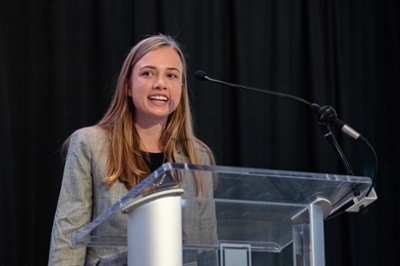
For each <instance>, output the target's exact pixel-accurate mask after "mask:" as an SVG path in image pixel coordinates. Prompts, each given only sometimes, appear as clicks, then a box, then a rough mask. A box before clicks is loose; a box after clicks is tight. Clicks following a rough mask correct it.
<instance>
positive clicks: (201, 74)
mask: <svg viewBox="0 0 400 266" xmlns="http://www.w3.org/2000/svg"><path fill="white" fill-rule="evenodd" d="M194 75H195V77H196V78H197V79H199V80H208V81H211V82H214V83H219V84H223V85H227V86H230V87H236V88H241V89H245V90H250V91H257V92H262V93H267V94H271V95H275V96H279V97H283V98H291V99H294V100H297V101H300V102H302V103H304V104H306V105H308V106H310V107H311V108H312V103H310V102H308V101H306V100H304V99H302V98H299V97H296V96H294V95H290V94H286V93H279V92H274V91H266V90H261V89H256V88H251V87H247V86H242V85H238V84H233V83H228V82H225V81H222V80H218V79H213V78H210V77H209V76H207V74H206V72H204V71H202V70H197V71H196V72H195V73H194Z"/></svg>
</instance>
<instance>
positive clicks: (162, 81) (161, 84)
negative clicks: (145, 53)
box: [153, 75, 167, 90]
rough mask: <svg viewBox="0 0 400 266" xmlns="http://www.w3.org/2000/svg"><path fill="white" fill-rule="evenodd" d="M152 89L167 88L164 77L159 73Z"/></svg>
mask: <svg viewBox="0 0 400 266" xmlns="http://www.w3.org/2000/svg"><path fill="white" fill-rule="evenodd" d="M153 88H154V89H158V90H165V89H167V87H166V82H165V77H164V76H162V75H160V76H157V78H156V80H155V81H154V86H153Z"/></svg>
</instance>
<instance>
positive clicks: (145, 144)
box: [135, 123, 165, 153]
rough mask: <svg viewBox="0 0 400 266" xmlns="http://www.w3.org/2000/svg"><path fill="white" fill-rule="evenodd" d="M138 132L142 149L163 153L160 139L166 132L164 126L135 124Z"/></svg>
mask: <svg viewBox="0 0 400 266" xmlns="http://www.w3.org/2000/svg"><path fill="white" fill-rule="evenodd" d="M135 127H136V131H137V133H138V135H139V137H140V149H141V150H142V151H146V152H152V153H159V152H162V151H163V150H162V147H160V138H161V134H162V132H163V130H164V127H165V126H164V125H162V124H154V125H143V124H137V123H135Z"/></svg>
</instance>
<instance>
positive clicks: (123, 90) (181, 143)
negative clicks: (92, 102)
mask: <svg viewBox="0 0 400 266" xmlns="http://www.w3.org/2000/svg"><path fill="white" fill-rule="evenodd" d="M162 47H171V48H173V49H174V50H175V51H176V52H177V54H178V55H179V57H180V59H181V61H182V65H183V73H182V82H183V88H182V95H181V100H180V102H179V104H178V106H177V108H176V110H175V111H174V112H172V113H171V114H170V115H169V117H168V119H167V124H166V127H165V130H164V132H163V133H162V135H161V138H160V142H159V145H160V147H161V148H162V149H163V151H164V156H165V159H166V160H167V161H169V162H174V161H175V160H176V158H177V153H178V152H179V153H180V154H181V155H183V156H184V157H185V158H186V159H187V163H192V164H199V163H200V158H199V156H198V154H197V153H196V150H195V143H197V144H199V145H200V146H201V147H202V148H203V149H204V150H205V151H206V152H207V153H208V155H209V157H210V160H211V164H214V163H215V162H214V157H213V155H212V152H211V151H210V149H209V148H208V147H207V146H206V145H205V144H204V143H202V142H201V141H200V140H198V139H197V138H196V137H195V136H194V134H193V128H192V116H191V112H190V105H189V97H188V87H187V73H186V60H185V57H184V55H183V53H182V50H181V48H180V46H179V44H178V43H177V42H176V41H175V40H174V39H173V38H172V37H169V36H166V35H162V34H160V35H154V36H151V37H148V38H146V39H144V40H142V41H140V42H139V43H138V44H137V45H136V46H134V47H133V48H132V49H131V51H130V52H129V54H128V56H127V57H126V59H125V62H124V64H123V66H122V69H121V72H120V75H119V78H118V82H117V86H116V90H115V93H114V97H113V100H112V102H111V104H110V107H109V109H108V111H107V112H106V114H105V115H104V117H103V118H102V119H101V120H100V121H99V122H98V124H97V125H98V126H100V127H102V128H104V129H105V130H106V131H107V132H108V135H109V139H110V152H109V157H108V160H107V177H106V178H105V180H104V181H105V183H106V185H107V186H108V187H111V186H112V185H113V184H114V183H115V182H116V181H117V180H119V181H120V182H122V183H124V185H125V187H126V188H127V189H132V188H133V187H134V186H135V185H136V184H138V183H139V182H141V181H142V180H143V179H144V178H145V177H146V176H147V175H148V174H150V169H149V167H148V166H147V163H146V161H145V158H143V155H142V152H141V151H140V148H139V145H140V138H139V135H138V133H137V131H136V128H135V125H134V114H135V106H134V105H133V103H132V99H131V98H130V97H129V96H128V89H129V86H128V82H129V77H130V74H131V72H132V70H133V68H134V66H135V65H136V63H137V62H138V61H139V60H140V59H141V58H143V56H145V55H146V54H147V53H148V52H150V51H153V50H156V49H159V48H162ZM196 179H197V192H198V195H201V194H202V193H203V186H202V182H201V180H199V178H196Z"/></svg>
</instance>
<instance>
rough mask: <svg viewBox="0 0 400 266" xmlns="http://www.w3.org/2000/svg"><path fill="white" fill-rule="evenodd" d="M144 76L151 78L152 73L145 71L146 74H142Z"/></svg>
mask: <svg viewBox="0 0 400 266" xmlns="http://www.w3.org/2000/svg"><path fill="white" fill-rule="evenodd" d="M142 76H146V77H150V76H151V72H150V71H145V72H143V73H142Z"/></svg>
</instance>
